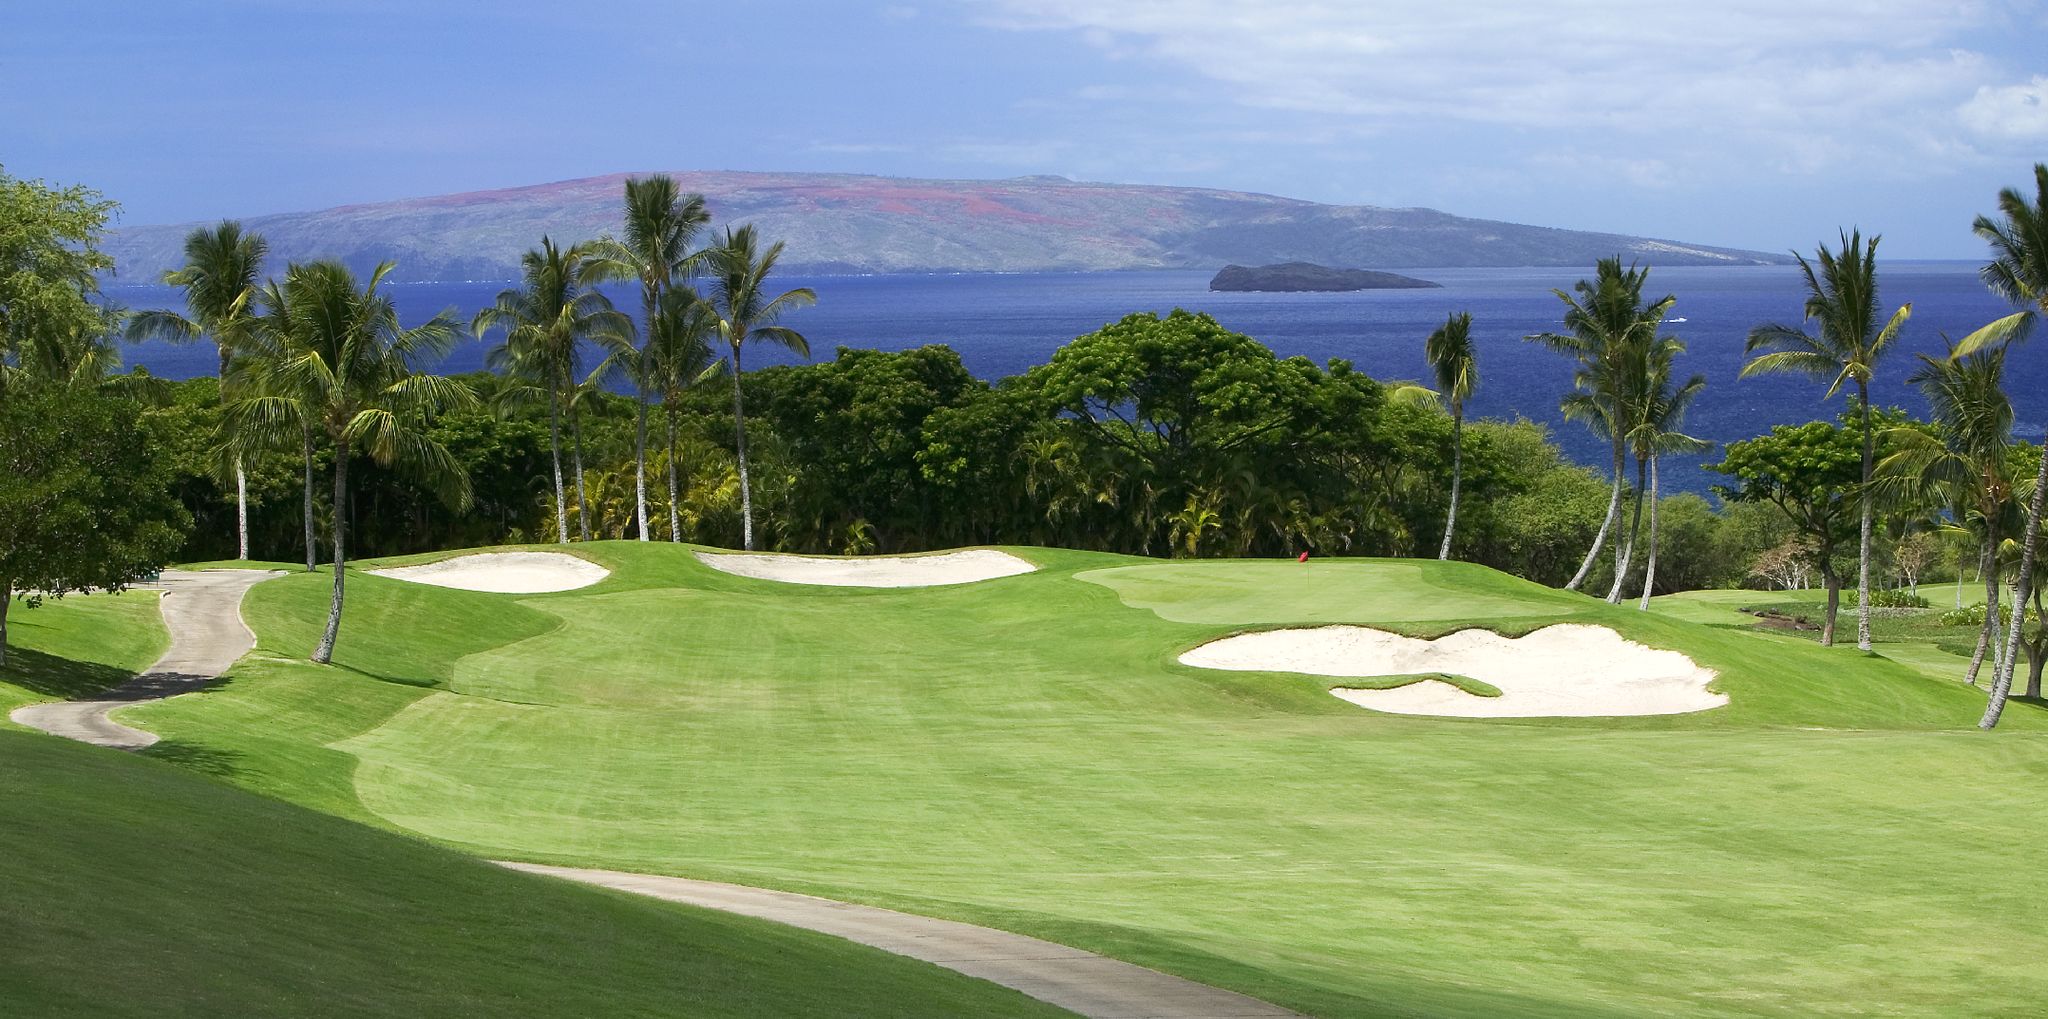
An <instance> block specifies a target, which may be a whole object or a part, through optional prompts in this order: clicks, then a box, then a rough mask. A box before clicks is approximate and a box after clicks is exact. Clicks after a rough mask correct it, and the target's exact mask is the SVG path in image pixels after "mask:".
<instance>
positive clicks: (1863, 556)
mask: <svg viewBox="0 0 2048 1019" xmlns="http://www.w3.org/2000/svg"><path fill="white" fill-rule="evenodd" d="M1856 403H1857V406H1858V407H1859V408H1861V410H1862V412H1863V488H1862V491H1861V492H1859V493H1858V499H1859V501H1861V502H1862V503H1863V535H1862V546H1861V547H1860V548H1859V549H1858V550H1857V553H1856V647H1857V648H1858V649H1860V650H1863V651H1868V650H1870V475H1871V472H1872V466H1871V465H1872V460H1873V458H1874V456H1875V451H1876V448H1877V447H1876V442H1877V439H1876V437H1875V436H1873V435H1871V434H1870V385H1869V383H1866V382H1862V381H1858V382H1857V383H1856Z"/></svg>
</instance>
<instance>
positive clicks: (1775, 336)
mask: <svg viewBox="0 0 2048 1019" xmlns="http://www.w3.org/2000/svg"><path fill="white" fill-rule="evenodd" d="M1877 241H1878V238H1876V237H1875V236H1873V237H1871V238H1870V240H1869V241H1868V242H1866V241H1864V240H1863V235H1862V233H1861V232H1860V231H1854V230H1852V231H1850V232H1848V233H1845V234H1843V235H1842V248H1841V251H1840V252H1839V253H1836V252H1831V251H1829V250H1828V248H1827V245H1825V244H1823V245H1821V246H1820V250H1819V251H1818V252H1817V253H1816V254H1815V258H1814V262H1809V261H1807V260H1806V256H1805V255H1801V254H1799V253H1797V252H1794V253H1793V257H1795V258H1797V259H1799V271H1800V273H1801V274H1802V275H1803V276H1804V277H1805V280H1806V321H1808V322H1811V323H1815V324H1816V325H1818V327H1819V329H1818V331H1817V332H1816V333H1807V332H1805V331H1803V330H1800V329H1796V328H1793V327H1791V326H1786V325H1778V324H1775V323H1773V324H1769V325H1761V326H1757V327H1756V328H1755V329H1752V330H1750V331H1749V339H1748V342H1747V344H1746V345H1745V347H1744V352H1745V353H1748V354H1753V355H1756V356H1755V357H1753V358H1752V359H1751V360H1750V362H1749V363H1748V364H1746V365H1744V366H1743V367H1742V377H1743V378H1748V377H1750V376H1752V375H1761V374H1766V373H1771V372H1799V373H1803V374H1806V375H1811V376H1813V377H1814V378H1818V379H1827V378H1830V377H1832V378H1833V381H1832V382H1830V383H1829V384H1828V391H1827V395H1826V396H1824V397H1822V399H1828V398H1832V397H1833V396H1834V395H1835V393H1836V392H1837V391H1838V390H1840V389H1841V388H1842V384H1843V383H1845V382H1854V383H1855V384H1856V408H1857V412H1858V413H1859V414H1861V415H1862V416H1863V427H1862V431H1863V472H1862V476H1861V480H1860V482H1859V484H1860V485H1861V486H1862V491H1861V493H1860V494H1859V495H1858V497H1857V501H1858V503H1859V506H1860V511H1861V514H1862V517H1861V524H1860V526H1861V536H1860V539H1859V546H1858V550H1857V555H1856V596H1857V606H1856V646H1857V647H1859V648H1861V649H1863V650H1865V651H1868V650H1870V544H1871V499H1870V482H1871V477H1872V475H1873V474H1874V472H1875V469H1876V463H1877V454H1876V449H1875V446H1874V445H1873V443H1874V442H1875V441H1876V436H1875V434H1874V433H1873V432H1872V429H1871V427H1870V380H1871V377H1872V376H1873V375H1875V374H1876V372H1877V363H1878V361H1879V360H1880V359H1882V358H1883V357H1884V355H1885V353H1886V352H1887V351H1888V350H1890V349H1891V346H1892V343H1893V341H1895V340H1897V339H1898V336H1899V329H1900V327H1901V326H1904V325H1905V323H1906V319H1907V318H1908V317H1909V316H1911V315H1912V314H1913V306H1912V305H1911V304H1902V305H1900V306H1899V308H1898V310H1896V311H1894V312H1892V314H1891V317H1890V319H1889V320H1887V321H1884V322H1883V323H1882V324H1880V322H1879V319H1880V313H1879V311H1878V300H1877ZM1815 262H1818V263H1819V266H1818V270H1817V271H1816V267H1815Z"/></svg>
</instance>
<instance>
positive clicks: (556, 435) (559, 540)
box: [548, 393, 569, 545]
mask: <svg viewBox="0 0 2048 1019" xmlns="http://www.w3.org/2000/svg"><path fill="white" fill-rule="evenodd" d="M548 453H549V454H550V455H551V456H552V457H553V459H554V464H555V543H556V544H558V545H567V544H568V543H569V500H568V497H567V496H566V495H564V494H563V492H562V405H561V402H560V401H558V400H556V399H555V396H554V394H552V393H550V394H548Z"/></svg>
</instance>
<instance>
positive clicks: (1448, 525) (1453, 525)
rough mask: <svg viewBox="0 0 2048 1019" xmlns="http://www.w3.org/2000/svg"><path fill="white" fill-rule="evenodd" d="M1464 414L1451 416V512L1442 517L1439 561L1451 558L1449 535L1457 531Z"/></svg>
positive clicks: (1462, 457)
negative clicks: (1441, 546) (1442, 537)
mask: <svg viewBox="0 0 2048 1019" xmlns="http://www.w3.org/2000/svg"><path fill="white" fill-rule="evenodd" d="M1464 433H1465V413H1464V411H1463V410H1460V411H1458V412H1457V413H1455V414H1452V415H1451V511H1450V513H1449V514H1447V515H1446V516H1445V517H1444V547H1443V548H1441V549H1439V550H1437V554H1436V557H1437V559H1439V560H1445V559H1449V558H1450V557H1451V534H1452V533H1453V532H1455V531H1456V530H1457V529H1458V486H1459V483H1460V482H1462V481H1463V480H1464V475H1465V434H1464Z"/></svg>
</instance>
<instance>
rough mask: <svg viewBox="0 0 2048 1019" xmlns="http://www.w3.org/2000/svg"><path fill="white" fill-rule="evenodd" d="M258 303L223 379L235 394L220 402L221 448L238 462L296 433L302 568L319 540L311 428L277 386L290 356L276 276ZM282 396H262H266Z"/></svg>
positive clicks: (303, 408) (303, 410) (309, 568)
mask: <svg viewBox="0 0 2048 1019" xmlns="http://www.w3.org/2000/svg"><path fill="white" fill-rule="evenodd" d="M260 303H261V304H262V306H263V309H264V311H263V314H262V316H261V317H260V318H259V319H258V320H257V328H256V329H254V330H252V331H251V333H250V335H249V338H248V341H247V342H246V343H244V344H243V345H242V347H241V348H240V349H239V350H237V351H236V356H235V358H234V360H233V362H232V363H231V364H230V365H229V367H228V375H227V377H226V378H225V379H224V380H223V381H222V383H221V389H222V392H223V393H227V394H233V396H232V398H231V399H226V400H224V401H223V403H222V405H221V410H222V414H223V416H222V421H221V447H222V449H223V451H225V452H226V453H227V454H228V455H229V456H230V457H232V458H233V459H234V460H235V461H237V462H240V461H241V460H242V459H244V458H245V457H247V456H248V455H249V454H250V453H251V452H252V451H265V452H267V451H272V450H277V449H283V448H287V447H288V446H289V445H290V444H291V440H292V439H294V438H296V439H297V440H298V445H299V454H300V465H301V473H302V477H301V498H302V507H301V513H300V520H301V523H302V524H303V526H304V531H305V535H304V550H305V553H306V572H307V573H311V572H313V570H314V569H316V568H317V566H318V557H319V554H320V543H319V539H318V536H317V535H316V533H315V529H314V516H313V501H314V500H313V458H314V456H315V453H316V450H315V448H314V428H315V426H316V424H317V422H316V421H315V420H314V419H313V418H312V417H311V416H310V413H309V411H310V409H311V408H310V406H309V405H301V404H300V403H299V402H298V401H295V400H292V399H291V398H290V397H291V394H290V393H289V392H288V391H284V390H281V389H278V385H279V383H280V382H281V376H280V375H279V374H278V372H277V365H279V364H280V363H282V362H283V361H284V360H285V359H286V358H287V357H289V356H290V353H289V352H290V350H291V349H292V348H291V337H292V322H291V316H290V314H289V302H288V301H287V300H286V298H285V293H284V289H283V288H282V286H280V285H279V283H278V282H277V280H275V279H272V280H270V281H269V282H268V283H266V284H265V286H264V289H263V291H262V294H261V298H260ZM273 395H274V396H278V397H281V399H278V400H275V401H270V400H266V399H265V398H266V397H269V396H273Z"/></svg>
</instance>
